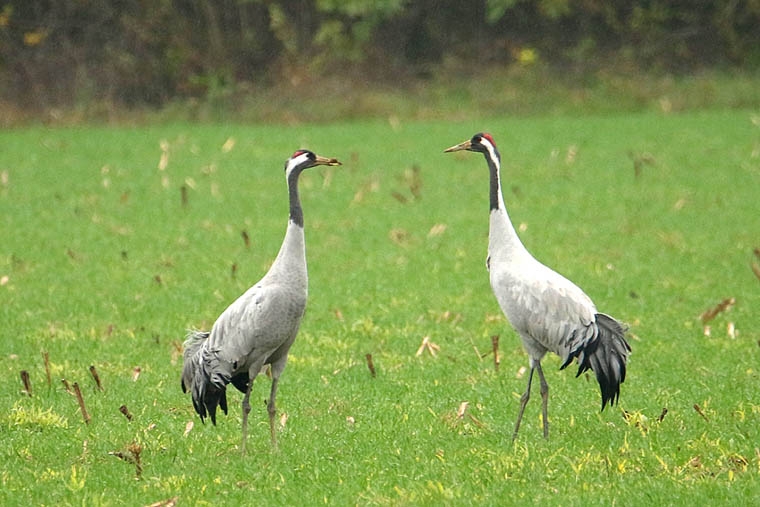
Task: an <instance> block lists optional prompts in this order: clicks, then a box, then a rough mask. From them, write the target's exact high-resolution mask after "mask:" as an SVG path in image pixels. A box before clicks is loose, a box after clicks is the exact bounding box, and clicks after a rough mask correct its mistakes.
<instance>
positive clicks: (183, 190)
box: [179, 185, 187, 208]
mask: <svg viewBox="0 0 760 507" xmlns="http://www.w3.org/2000/svg"><path fill="white" fill-rule="evenodd" d="M179 191H180V194H181V196H182V207H183V208H184V207H186V206H187V186H185V185H182V186H181V187H180V188H179Z"/></svg>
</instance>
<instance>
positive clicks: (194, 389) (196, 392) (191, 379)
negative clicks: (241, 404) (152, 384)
mask: <svg viewBox="0 0 760 507" xmlns="http://www.w3.org/2000/svg"><path fill="white" fill-rule="evenodd" d="M209 335H210V333H209V332H207V331H191V332H190V333H189V334H188V335H187V339H186V340H185V344H184V348H185V350H184V353H183V362H184V365H183V367H182V392H184V393H186V392H187V391H188V390H189V391H191V394H192V398H193V407H194V408H195V411H196V412H198V415H199V416H200V417H201V422H205V419H206V416H207V415H208V416H209V417H211V423H212V424H214V425H216V407H220V408H221V409H222V411H223V412H224V413H225V414H227V391H226V382H225V381H224V379H223V378H221V377H220V376H219V375H215V376H214V378H215V380H216V382H214V381H212V378H211V375H210V374H209V372H210V371H212V369H213V368H212V367H211V365H209V364H207V363H208V361H205V360H204V359H205V358H204V357H203V344H204V343H205V341H206V339H208V337H209Z"/></svg>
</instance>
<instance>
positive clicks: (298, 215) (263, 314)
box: [182, 150, 341, 452]
mask: <svg viewBox="0 0 760 507" xmlns="http://www.w3.org/2000/svg"><path fill="white" fill-rule="evenodd" d="M318 165H328V166H335V165H341V164H340V162H338V160H336V159H334V158H326V157H320V156H318V155H315V154H314V153H312V152H311V151H308V150H299V151H296V152H295V153H294V154H293V155H292V156H291V157H290V158H289V159H288V160H287V162H285V178H286V180H287V184H288V195H289V200H290V216H289V220H288V226H287V230H286V232H285V239H284V240H283V242H282V246H281V247H280V251H279V253H278V254H277V257H276V258H275V260H274V262H273V263H272V265H271V267H270V268H269V271H268V272H267V273H266V275H264V277H263V278H262V279H261V280H259V282H258V283H256V284H255V285H254V286H253V287H251V288H250V289H248V290H247V291H246V292H245V293H244V294H243V295H242V296H240V297H239V298H238V299H237V300H235V302H234V303H232V304H231V305H230V306H228V307H227V309H226V310H224V312H222V314H221V315H220V316H219V318H218V319H216V322H214V325H213V327H212V328H211V331H210V332H203V331H193V332H191V333H190V334H189V335H188V337H187V340H186V341H185V344H184V354H183V360H184V366H183V368H182V391H183V392H187V391H188V390H190V391H191V392H192V398H193V406H194V407H195V410H196V412H198V415H199V416H200V418H201V421H203V422H205V418H206V416H207V415H208V416H210V417H211V422H212V423H213V424H214V425H216V408H217V406H218V407H221V409H222V411H224V413H225V414H226V413H227V395H226V387H227V384H229V383H232V385H233V386H235V387H236V388H237V389H238V390H239V391H241V392H243V393H245V395H244V397H243V404H242V409H243V440H242V444H241V450H242V452H245V443H246V437H247V433H248V413H249V412H250V411H251V405H250V402H249V399H250V397H251V386H252V385H253V381H254V379H255V378H256V375H257V374H258V373H259V372H260V371H261V369H262V367H263V366H264V365H267V364H268V365H270V366H271V374H272V388H271V392H270V395H269V402H268V403H267V412H268V413H269V430H270V433H271V439H272V446H273V447H277V438H276V435H275V422H274V418H275V411H276V409H275V397H276V395H277V383H278V381H279V379H280V374H281V373H282V371H283V370H284V369H285V364H286V362H287V360H288V351H289V350H290V346H291V345H293V341H294V340H295V338H296V334H297V333H298V327H299V326H300V324H301V318H302V317H303V314H304V310H305V309H306V299H307V293H308V275H307V271H306V246H305V241H304V222H303V210H302V208H301V201H300V199H299V196H298V178H299V176H300V175H301V172H303V171H304V170H305V169H308V168H310V167H314V166H318Z"/></svg>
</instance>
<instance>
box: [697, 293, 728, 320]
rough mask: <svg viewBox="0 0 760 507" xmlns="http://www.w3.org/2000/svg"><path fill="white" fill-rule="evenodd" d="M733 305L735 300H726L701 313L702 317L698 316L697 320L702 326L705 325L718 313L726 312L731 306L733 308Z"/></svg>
mask: <svg viewBox="0 0 760 507" xmlns="http://www.w3.org/2000/svg"><path fill="white" fill-rule="evenodd" d="M734 304H736V298H726V299H724V300H723V301H721V302H720V303H718V304H717V305H715V306H714V307H712V308H710V309H708V310H705V311H704V312H702V315H700V316H699V319H700V320H701V321H702V323H703V324H707V323H708V322H710V321H711V320H713V319H714V318H715V317H716V316H717V315H718V314H719V313H721V312H725V311H728V310H729V309H730V308H731V307H732V306H734Z"/></svg>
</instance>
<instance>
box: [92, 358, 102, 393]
mask: <svg viewBox="0 0 760 507" xmlns="http://www.w3.org/2000/svg"><path fill="white" fill-rule="evenodd" d="M90 374H91V375H92V378H94V379H95V385H96V386H98V391H102V390H103V384H101V383H100V375H98V370H96V369H95V365H94V364H93V365H90Z"/></svg>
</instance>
